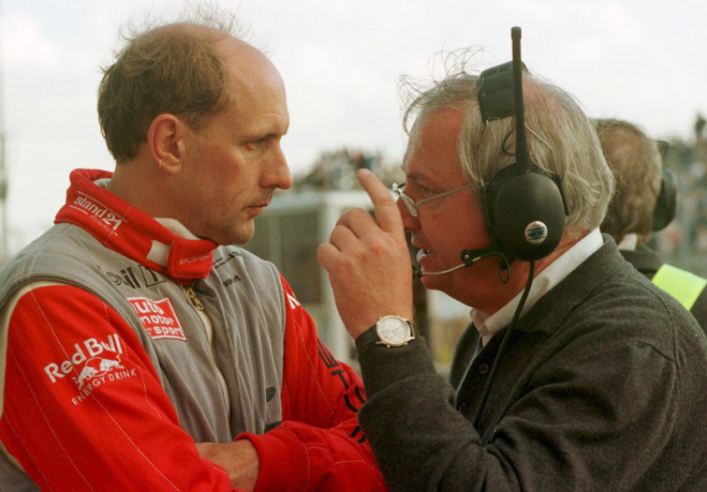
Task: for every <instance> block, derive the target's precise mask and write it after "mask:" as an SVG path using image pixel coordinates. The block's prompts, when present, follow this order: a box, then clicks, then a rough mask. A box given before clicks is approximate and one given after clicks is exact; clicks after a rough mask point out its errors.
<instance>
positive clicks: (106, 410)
mask: <svg viewBox="0 0 707 492" xmlns="http://www.w3.org/2000/svg"><path fill="white" fill-rule="evenodd" d="M30 294H32V298H33V299H34V302H35V303H36V305H37V309H39V312H40V313H42V317H43V318H44V321H45V322H46V323H47V326H49V329H50V330H51V332H52V334H53V335H54V337H55V338H56V339H57V341H58V340H59V338H58V335H57V334H56V331H55V330H54V328H53V327H52V324H51V323H50V322H49V319H48V318H47V316H46V314H45V313H44V310H43V309H42V306H41V305H40V303H39V301H38V300H37V298H36V296H35V295H34V293H33V292H30ZM59 346H60V347H61V348H62V350H63V351H64V354H66V350H65V349H64V346H63V345H62V344H61V343H59ZM12 357H13V359H15V364H17V366H18V368H19V363H18V362H17V360H16V358H15V356H14V353H12ZM67 357H68V355H67ZM74 371H75V369H74ZM20 373H21V374H22V377H23V379H25V383H26V384H27V386H28V387H29V382H28V381H27V378H26V377H25V376H24V373H23V372H22V370H21V369H20ZM30 392H31V393H32V397H33V398H34V400H35V402H36V403H37V406H38V407H39V409H40V411H41V412H42V416H43V417H44V420H45V421H46V422H47V425H48V426H49V428H50V429H52V434H54V438H55V439H56V440H57V443H59V446H61V449H62V450H63V451H64V453H65V454H66V456H67V457H68V458H69V461H71V464H72V465H74V468H75V469H76V471H77V472H78V473H79V475H81V478H83V479H84V481H85V482H86V485H88V486H89V488H90V489H91V490H94V488H93V487H91V485H90V484H89V483H88V481H86V478H85V477H84V476H83V474H82V473H81V472H80V471H79V469H78V467H77V466H76V465H75V464H74V462H73V461H72V460H71V458H70V457H69V454H68V453H67V452H66V450H65V449H64V446H63V445H62V444H61V442H60V441H59V438H58V437H57V435H56V433H55V432H54V429H53V428H52V426H51V424H50V423H49V420H48V419H47V417H46V415H45V414H44V410H43V409H42V407H41V405H39V402H38V401H37V398H36V396H35V395H34V391H32V389H31V388H30ZM90 396H91V398H93V400H94V401H95V402H96V403H97V404H98V405H99V406H100V407H101V409H103V411H104V412H105V413H106V415H107V416H108V417H109V418H110V419H111V420H112V421H113V423H114V424H115V425H116V427H117V428H118V429H120V431H121V432H122V433H123V435H124V436H125V437H126V438H127V440H128V441H129V442H130V444H132V445H133V447H134V448H135V450H136V451H138V452H139V453H140V454H141V455H142V457H143V458H145V461H146V462H147V463H149V464H150V465H151V466H152V467H153V468H154V469H155V471H157V473H158V474H159V475H160V476H162V477H163V478H164V479H165V480H166V481H167V483H169V484H170V485H171V486H172V487H174V489H175V490H180V489H179V488H178V487H177V486H176V485H174V484H173V483H172V481H171V480H170V479H169V478H167V476H165V475H164V473H162V471H161V470H160V469H159V468H158V467H157V466H156V465H155V464H154V463H153V462H152V461H151V460H150V459H149V458H148V457H147V456H146V455H145V453H143V451H142V449H140V448H139V447H138V446H137V445H136V444H135V442H134V441H133V440H132V438H131V437H130V435H129V434H128V433H127V432H126V431H125V429H123V427H122V426H121V425H120V424H119V423H118V421H117V420H115V418H114V417H113V415H112V414H111V413H110V411H109V410H108V409H107V408H106V407H105V406H104V405H103V403H101V401H100V400H99V399H98V396H97V395H96V394H95V392H91V395H90Z"/></svg>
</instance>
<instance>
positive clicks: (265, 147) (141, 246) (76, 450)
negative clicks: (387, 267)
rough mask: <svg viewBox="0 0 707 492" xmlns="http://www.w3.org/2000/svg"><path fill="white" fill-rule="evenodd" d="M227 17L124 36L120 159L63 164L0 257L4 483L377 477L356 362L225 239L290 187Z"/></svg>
mask: <svg viewBox="0 0 707 492" xmlns="http://www.w3.org/2000/svg"><path fill="white" fill-rule="evenodd" d="M232 26H233V22H232V21H231V22H230V23H229V22H224V21H223V20H220V19H217V18H215V17H214V18H209V19H205V18H203V17H197V18H194V19H189V20H187V21H185V22H180V23H177V24H170V25H163V26H160V27H157V28H152V29H150V30H145V31H143V32H141V33H138V34H137V35H135V36H134V37H132V38H130V39H129V40H128V42H127V44H126V46H125V47H124V48H123V50H122V51H121V52H120V53H119V54H118V56H117V59H116V61H115V63H114V64H112V65H111V66H110V67H108V68H107V69H106V70H105V73H104V77H103V80H102V82H101V85H100V88H99V98H98V113H99V119H100V123H101V129H102V132H103V135H104V137H105V140H106V143H107V146H108V149H109V151H110V152H111V154H112V155H113V157H114V158H115V160H116V167H115V172H114V173H110V172H105V171H100V170H88V169H78V170H75V171H74V172H72V174H71V177H70V181H71V184H70V187H69V190H68V192H67V201H66V204H65V205H64V206H63V207H62V208H61V209H60V210H59V213H58V214H57V216H56V220H55V223H56V225H55V226H54V227H53V228H52V229H51V230H49V231H48V232H47V233H46V234H44V235H43V236H41V237H40V238H39V239H37V240H36V241H35V242H33V243H32V244H31V245H30V246H28V247H27V248H26V249H25V250H23V251H22V252H21V253H20V254H19V255H18V256H17V257H15V258H14V259H13V260H12V261H11V262H10V263H9V264H8V265H7V266H6V267H5V268H4V269H3V270H2V271H1V273H0V279H2V280H1V281H0V390H1V392H0V490H13V491H36V490H54V491H59V490H72V491H74V490H82V491H83V490H86V491H89V490H90V491H110V490H120V491H133V490H150V491H162V490H165V491H167V490H169V491H173V490H183V491H197V490H198V491H228V490H232V489H234V490H235V489H238V490H254V489H255V490H268V491H277V490H337V491H339V490H356V491H361V490H376V489H380V488H382V485H381V484H382V479H381V477H380V474H379V472H378V470H377V468H376V466H375V464H374V462H373V459H372V455H371V452H370V448H369V446H368V443H367V441H366V437H365V436H364V434H363V433H362V431H361V430H360V428H359V427H358V424H357V422H356V412H357V410H358V408H359V407H360V406H361V405H362V404H363V402H364V396H363V390H362V385H361V382H360V380H359V378H358V376H357V375H356V374H355V373H354V372H353V371H352V370H351V369H350V368H349V367H347V366H345V365H344V364H341V363H339V362H338V361H336V360H335V359H334V358H333V357H332V355H331V354H330V352H329V351H328V350H327V348H326V347H325V346H324V345H323V344H322V343H321V341H320V340H319V339H318V337H317V334H316V330H315V327H314V325H313V322H312V320H311V318H310V316H309V315H308V314H307V313H306V312H305V311H304V309H303V308H302V307H301V305H300V303H299V302H298V301H297V298H296V296H295V294H294V293H293V292H292V290H291V289H290V287H289V285H288V284H287V282H286V281H285V279H284V278H283V277H282V276H281V275H280V273H279V272H278V271H277V269H276V268H275V267H274V266H273V265H272V264H270V263H267V262H264V261H262V260H260V259H258V258H256V257H254V256H253V255H251V254H249V253H247V252H246V251H244V250H242V249H239V248H238V247H235V246H232V245H234V244H242V243H245V242H246V241H248V240H249V239H250V238H251V237H252V235H253V233H254V220H255V218H256V217H257V216H258V215H260V214H261V213H263V210H264V209H265V207H267V206H268V204H269V203H270V200H271V199H272V196H273V193H274V192H275V190H277V189H287V188H289V187H290V186H291V185H292V177H291V174H290V171H289V169H288V167H287V162H286V160H285V157H284V155H283V152H282V149H281V147H280V141H281V139H282V137H283V136H284V135H285V134H286V133H287V129H288V125H289V115H288V110H287V103H286V97H285V87H284V84H283V81H282V79H281V77H280V74H279V73H278V71H277V69H276V68H275V66H274V65H273V64H272V63H271V62H270V60H268V58H267V57H265V56H264V55H263V54H262V53H261V52H260V51H258V50H257V49H255V48H254V47H252V46H251V45H249V44H247V43H246V42H244V41H242V40H240V39H239V38H238V37H237V35H236V34H235V33H234V31H233V29H232ZM77 162H78V163H81V165H85V164H86V163H84V162H83V161H82V160H81V157H80V156H77Z"/></svg>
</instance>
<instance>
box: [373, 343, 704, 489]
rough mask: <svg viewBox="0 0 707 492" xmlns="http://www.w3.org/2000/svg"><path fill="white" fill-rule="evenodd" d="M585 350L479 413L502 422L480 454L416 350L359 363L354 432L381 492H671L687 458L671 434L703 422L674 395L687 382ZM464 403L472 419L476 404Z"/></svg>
mask: <svg viewBox="0 0 707 492" xmlns="http://www.w3.org/2000/svg"><path fill="white" fill-rule="evenodd" d="M586 338H588V337H584V339H581V340H580V341H578V342H576V343H573V344H572V345H571V346H569V347H567V348H565V349H564V350H562V351H561V352H558V353H555V354H554V356H553V357H552V359H551V360H548V361H547V362H546V363H544V364H543V365H542V366H540V367H535V366H534V369H529V370H530V371H531V372H532V377H530V378H529V379H528V380H527V381H528V382H527V384H525V385H524V387H523V388H522V390H521V389H518V393H516V394H515V395H514V397H513V399H512V400H511V396H507V395H506V396H505V397H504V398H506V400H504V405H506V404H507V405H508V407H487V413H488V414H489V415H495V416H497V415H499V414H500V413H501V412H504V413H503V416H502V417H501V418H500V420H499V421H497V422H495V424H494V425H493V427H492V428H491V430H490V432H491V434H490V438H489V442H488V443H484V442H482V438H481V436H480V435H479V433H478V432H477V430H476V429H475V428H474V427H473V426H472V424H471V422H469V420H468V419H467V417H466V416H465V415H463V414H462V413H461V412H462V411H463V410H457V408H456V407H455V404H454V392H453V390H452V388H451V387H450V386H449V385H447V384H446V383H444V381H443V380H442V379H441V378H440V377H439V376H438V375H436V374H435V373H434V368H433V366H432V364H431V361H430V359H429V356H428V354H427V351H426V348H425V344H424V342H423V341H422V340H421V339H420V340H415V341H414V342H411V343H410V344H409V345H408V346H406V347H401V348H400V349H396V350H395V351H386V350H385V349H384V348H381V347H372V348H370V349H369V350H367V351H365V352H364V353H363V354H362V355H361V366H362V369H363V377H364V381H365V383H366V389H367V392H368V401H367V402H366V404H365V405H364V406H363V407H362V409H361V411H360V413H359V420H360V423H361V426H362V427H363V429H365V431H366V434H367V437H368V438H369V440H370V442H371V445H372V447H373V449H374V451H375V455H376V458H377V460H378V464H379V466H380V468H381V470H382V472H383V475H384V476H385V478H386V481H387V483H388V484H389V485H390V488H391V490H399V491H408V490H439V491H462V490H463V491H478V492H482V491H509V492H510V491H521V490H523V491H537V492H540V491H548V490H568V491H569V490H572V491H594V490H651V489H653V490H678V489H679V488H680V487H679V486H678V485H677V483H678V480H682V479H680V478H678V477H679V475H678V474H677V473H676V472H675V471H674V470H675V469H676V468H677V467H684V468H685V469H687V468H688V467H689V466H692V465H690V463H691V462H693V461H694V460H693V459H692V458H691V456H692V455H693V454H694V453H693V451H691V450H690V448H689V447H687V446H685V445H684V444H676V443H677V442H679V441H676V435H677V434H678V431H676V429H677V428H679V427H681V426H683V425H685V423H687V422H696V421H698V420H699V421H702V420H704V417H701V416H700V417H698V418H695V417H694V413H695V408H696V406H695V405H694V404H689V405H688V404H687V403H686V402H687V400H688V399H689V398H691V396H690V395H680V394H679V391H680V389H679V386H680V385H681V384H682V385H685V384H686V381H688V380H698V379H697V378H696V377H694V376H690V377H687V376H686V374H683V375H682V382H680V381H681V377H680V375H679V374H678V372H677V364H676V361H675V360H674V359H672V358H671V357H670V356H669V355H666V354H665V353H662V352H661V351H660V350H657V349H656V348H655V347H653V346H651V345H649V344H648V343H639V342H633V343H627V341H626V339H624V340H621V339H620V338H615V339H613V340H609V339H608V337H601V336H597V337H595V340H594V341H595V342H596V343H592V342H589V341H588V340H586ZM694 353H695V354H697V353H699V350H694ZM690 355H692V354H690ZM680 358H682V356H681V357H680ZM688 359H689V358H688V357H685V358H684V360H686V361H687V360H688ZM508 360H509V359H506V361H508ZM695 361H696V362H698V363H699V364H701V365H704V363H703V362H702V361H699V360H696V358H694V357H693V361H692V362H695ZM692 362H691V363H690V364H691V365H693V366H695V367H696V366H697V364H692ZM506 369H507V367H506ZM503 370H504V367H503V365H502V367H501V369H500V370H499V374H500V373H501V371H503ZM691 370H692V369H691ZM693 372H697V371H696V370H693ZM699 379H700V380H704V376H699ZM513 385H514V382H513V381H511V380H510V379H509V378H503V377H501V378H499V379H497V380H496V381H495V387H496V388H499V387H504V388H507V387H512V386H513ZM683 389H684V388H683ZM492 397H493V398H496V397H494V396H493V395H492ZM693 399H694V398H693ZM494 401H495V402H496V403H498V402H499V400H498V399H497V398H496V399H495V400H494ZM464 403H465V404H466V405H468V408H469V415H473V413H472V412H471V407H472V406H473V405H474V404H475V403H476V402H474V401H466V400H464ZM688 408H689V409H690V410H689V412H690V413H689V414H688V413H687V412H688ZM681 412H685V413H684V415H680V414H681ZM688 415H689V417H688ZM693 433H694V434H699V433H701V430H700V431H697V430H694V431H693ZM682 439H683V440H684V439H685V438H684V437H683V438H682ZM688 439H689V440H690V441H693V442H699V439H700V438H699V437H698V438H695V439H692V438H688ZM683 446H685V447H684V449H683ZM661 462H662V464H661ZM656 464H658V465H657V466H654V465H656ZM649 484H660V485H657V486H656V485H649ZM667 484H670V485H667ZM680 490H683V489H680ZM684 490H697V489H692V488H689V487H688V488H685V489H684Z"/></svg>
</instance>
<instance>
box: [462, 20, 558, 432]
mask: <svg viewBox="0 0 707 492" xmlns="http://www.w3.org/2000/svg"><path fill="white" fill-rule="evenodd" d="M520 37H521V32H520V28H519V27H514V28H512V29H511V39H512V41H513V61H512V62H510V63H504V64H502V65H498V66H496V67H492V68H489V69H488V70H484V71H483V72H481V74H480V76H479V80H478V91H477V97H478V100H479V107H480V109H481V117H482V118H483V120H484V122H485V123H487V122H489V121H493V120H498V119H501V118H507V117H510V116H515V124H516V125H515V136H516V139H515V140H516V141H515V162H514V163H512V164H511V165H509V166H507V167H504V168H503V169H502V170H501V171H499V172H498V173H496V175H495V176H494V177H493V179H492V180H491V182H490V183H489V184H487V185H485V186H483V187H482V190H481V191H482V193H481V195H482V196H481V200H482V205H483V209H484V213H485V219H486V227H487V229H488V231H489V234H490V236H491V238H492V241H493V244H492V246H491V247H490V248H484V249H483V250H465V251H462V253H461V258H462V261H463V262H464V263H465V264H466V265H467V266H471V265H472V264H473V263H474V262H475V261H478V259H479V258H482V257H486V256H490V255H493V254H499V255H501V257H502V258H503V260H502V262H501V265H502V271H503V270H504V269H506V270H507V271H508V274H507V276H506V278H505V279H506V281H507V280H508V278H509V277H510V262H511V261H514V260H515V259H518V260H521V261H527V262H529V263H530V265H529V271H528V278H527V280H526V285H525V289H524V290H523V294H522V296H521V299H520V302H519V303H518V306H517V307H516V310H515V313H514V315H513V320H512V321H511V323H510V325H509V326H508V328H507V329H506V331H505V333H504V335H503V339H502V341H501V345H500V347H499V349H498V352H497V354H496V357H495V359H494V361H493V365H492V367H491V371H490V372H489V375H488V379H487V380H486V384H485V385H484V389H483V392H482V394H481V398H480V399H479V402H478V406H477V409H476V414H475V415H474V418H473V420H472V425H473V426H474V427H477V426H478V423H479V420H480V418H481V415H482V413H483V410H484V406H485V405H486V401H487V399H488V395H489V392H490V389H491V386H492V384H493V380H494V378H495V375H496V372H497V370H498V367H499V363H500V361H501V359H502V357H503V354H504V353H505V351H506V348H507V346H508V344H509V343H510V340H511V334H512V333H513V330H514V329H515V326H516V324H517V322H518V318H519V317H520V313H521V312H522V309H523V306H524V305H525V302H526V300H527V298H528V295H529V293H530V290H531V287H532V284H533V277H534V276H535V262H536V261H537V260H540V259H542V258H545V257H546V256H548V255H550V254H551V253H552V252H553V251H555V249H557V247H558V246H559V244H560V241H562V235H563V233H564V230H565V217H566V216H567V215H569V209H568V207H567V200H566V199H565V194H564V191H563V189H562V178H561V177H560V176H550V175H549V174H548V173H547V172H545V171H543V170H542V169H540V168H539V167H538V166H537V165H536V164H534V163H533V162H532V161H531V159H530V152H529V150H528V140H527V136H526V129H525V106H524V104H523V69H524V65H523V63H522V62H521V59H520ZM509 136H510V134H509ZM507 139H508V137H506V140H507ZM503 151H504V152H507V151H506V150H505V141H504V148H503ZM474 256H476V257H477V258H473V257H474ZM472 258H473V259H472ZM501 279H502V281H504V280H503V276H502V277H501ZM464 379H466V376H465V377H464ZM461 384H462V385H463V384H464V382H463V381H462V383H461Z"/></svg>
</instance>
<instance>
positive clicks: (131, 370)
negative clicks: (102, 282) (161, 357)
mask: <svg viewBox="0 0 707 492" xmlns="http://www.w3.org/2000/svg"><path fill="white" fill-rule="evenodd" d="M0 315H3V316H2V317H0V320H5V326H3V327H0V328H2V330H0V334H3V335H5V337H0V361H3V362H4V363H5V373H4V380H3V379H2V378H0V383H2V385H1V386H0V387H1V388H2V398H1V399H0V440H1V441H2V444H3V445H4V447H5V448H6V450H7V452H8V453H9V454H10V455H11V458H12V459H14V460H16V462H18V463H19V466H21V468H22V469H23V470H24V471H25V473H27V474H28V475H29V476H30V477H31V478H32V479H33V480H34V482H35V483H36V484H37V485H38V486H39V487H40V488H41V489H42V490H53V491H64V490H72V491H96V490H151V491H178V490H181V491H229V490H231V488H230V481H229V479H228V476H227V475H226V473H225V471H224V470H222V469H221V468H220V467H217V466H216V465H214V464H212V463H211V462H209V461H206V460H203V459H201V458H200V456H199V453H198V452H197V449H196V447H195V445H194V441H193V440H192V438H191V437H190V436H189V435H188V434H187V433H186V432H184V431H183V430H182V429H181V428H180V426H179V420H178V417H177V414H176V411H175V409H174V407H173V405H172V404H171V402H170V400H169V398H168V397H167V395H166V394H165V392H164V390H163V389H162V385H161V383H160V380H159V377H158V375H157V373H156V372H155V370H154V368H153V366H152V363H151V361H150V360H149V358H148V356H147V353H146V352H145V350H144V348H143V346H142V345H141V343H140V341H139V339H138V338H137V336H136V334H135V332H134V331H133V329H132V328H131V327H130V326H129V325H128V324H127V323H126V322H125V321H124V320H123V319H122V318H121V317H120V316H119V315H118V314H117V313H116V312H115V311H114V310H113V309H112V308H111V307H110V306H108V305H107V304H105V303H104V302H102V301H101V300H100V299H98V298H97V297H95V296H94V295H92V294H90V293H88V292H86V291H84V290H82V289H79V288H76V287H71V286H67V285H57V284H50V285H44V286H37V285H35V286H34V287H33V286H30V287H29V288H25V289H23V291H22V292H20V294H19V295H18V296H16V303H15V302H14V301H13V302H11V304H9V305H8V306H7V307H6V308H4V311H3V312H2V313H0Z"/></svg>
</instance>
